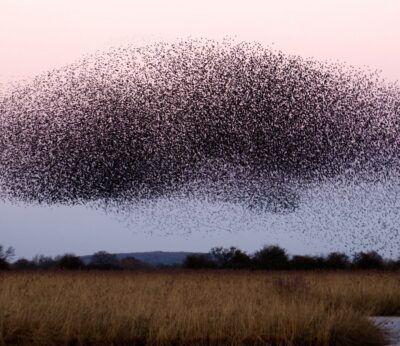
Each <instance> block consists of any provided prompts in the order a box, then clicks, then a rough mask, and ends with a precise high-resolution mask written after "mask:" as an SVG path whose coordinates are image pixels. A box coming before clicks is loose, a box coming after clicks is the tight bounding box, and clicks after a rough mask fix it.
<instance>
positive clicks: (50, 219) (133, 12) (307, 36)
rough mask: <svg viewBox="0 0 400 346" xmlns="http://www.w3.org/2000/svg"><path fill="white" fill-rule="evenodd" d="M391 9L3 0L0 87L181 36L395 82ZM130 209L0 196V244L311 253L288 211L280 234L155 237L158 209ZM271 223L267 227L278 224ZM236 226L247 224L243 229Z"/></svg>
mask: <svg viewBox="0 0 400 346" xmlns="http://www.w3.org/2000/svg"><path fill="white" fill-rule="evenodd" d="M399 14H400V1H398V0H385V1H382V0H351V1H349V0H324V1H321V0H302V1H298V0H279V1H278V0H269V1H261V0H246V1H245V0H241V1H239V0H218V1H216V0H202V1H187V0H186V1H185V0H169V1H162V0H150V1H130V0H113V1H111V0H107V1H106V0H68V1H60V0H35V1H31V0H1V1H0V89H1V88H4V89H5V88H7V85H8V83H10V82H11V83H12V82H14V81H18V80H21V79H29V78H31V77H33V76H35V75H37V74H40V73H42V72H45V71H47V70H50V69H53V68H57V67H61V66H63V65H65V64H68V63H70V62H74V61H76V60H78V59H79V58H80V57H82V56H83V55H85V54H90V53H93V52H95V51H97V50H103V49H107V48H109V47H111V46H117V45H121V44H125V43H134V44H137V45H143V44H146V43H148V42H154V41H160V40H162V41H165V40H168V41H171V40H176V39H177V38H178V39H179V38H187V37H206V38H214V39H222V38H224V37H232V38H234V39H235V40H237V41H241V40H246V41H256V42H260V43H262V44H263V45H265V46H270V47H272V48H273V49H279V50H282V51H284V52H287V53H291V54H297V55H301V56H304V57H313V58H316V59H319V60H331V61H342V62H346V63H348V64H351V65H356V66H360V67H364V68H365V67H369V68H370V69H372V70H375V69H378V70H382V75H383V76H384V77H385V78H386V79H388V80H391V81H395V80H400V63H399V62H400V25H399ZM196 213H198V210H197V209H196ZM138 215H141V216H140V217H139V219H140V222H139V223H138V222H136V223H135V222H133V221H132V220H130V223H128V222H125V221H121V220H118V217H116V216H113V215H107V214H105V213H104V212H103V211H101V210H93V209H87V208H85V207H75V208H67V207H52V208H48V207H34V206H26V205H11V204H9V203H8V202H3V203H1V202H0V244H4V245H13V246H14V247H15V248H16V250H17V255H18V256H28V257H30V256H33V255H34V254H36V253H38V252H40V253H45V254H49V255H55V254H58V253H63V252H66V251H70V252H75V253H77V254H87V253H91V252H93V251H96V250H100V249H105V250H108V251H114V252H126V251H147V250H188V251H189V250H202V251H206V250H208V249H209V248H210V247H211V246H214V245H223V246H230V245H237V246H241V247H243V248H245V249H247V250H254V249H255V248H257V247H259V246H261V245H263V244H264V243H268V242H274V243H280V244H281V245H283V246H285V247H287V248H288V249H289V250H290V251H292V252H303V251H306V252H307V251H308V252H316V250H315V243H309V242H308V241H307V240H306V239H305V238H302V237H301V234H298V233H293V232H292V230H293V227H295V226H294V225H295V224H296V220H297V219H296V218H295V217H293V220H292V221H290V222H291V223H289V225H285V227H284V230H285V232H283V233H282V232H281V234H278V233H279V232H275V233H274V234H271V233H265V232H263V230H264V228H263V227H264V226H262V220H251V221H248V220H247V219H246V217H248V215H247V216H246V215H242V221H243V220H244V219H246V220H247V221H243V225H242V227H241V228H240V227H238V229H237V230H236V231H234V232H231V230H232V229H230V226H229V225H228V224H224V225H223V227H222V230H221V232H219V233H215V234H213V235H210V234H208V233H204V232H203V233H201V232H193V233H192V234H185V235H182V234H177V233H174V232H172V231H171V234H170V235H168V236H165V235H164V234H157V223H154V222H153V223H152V224H151V225H150V226H149V225H148V224H147V225H146V217H148V218H157V217H161V216H162V215H161V214H160V213H158V214H156V215H154V214H151V215H150V214H148V215H147V216H146V215H143V213H139V214H138ZM226 215H227V216H226V217H228V215H230V214H229V213H228V212H227V213H226ZM298 217H300V216H298ZM243 218H244V219H243ZM137 220H138V218H136V221H137ZM182 222H184V221H182ZM223 222H225V221H223ZM223 222H222V224H223ZM240 222H241V221H240V220H239V221H238V223H239V224H240ZM274 222H275V224H274V223H270V226H271V225H276V224H280V222H281V221H280V220H278V219H276V220H275V221H274ZM195 224H196V222H194V223H193V225H195ZM244 225H247V226H249V227H250V228H252V230H253V231H252V233H251V234H250V235H249V233H248V232H246V230H243V226H244ZM260 225H261V226H260ZM291 225H292V226H291ZM193 227H195V226H193ZM268 227H269V226H268ZM271 227H272V226H271ZM206 228H207V227H206ZM206 228H205V229H206ZM200 229H201V230H202V231H204V229H202V228H201V227H200V228H199V230H200ZM240 229H242V231H241V230H240ZM151 233H152V234H151ZM320 245H321V252H322V251H324V249H325V248H326V249H330V248H329V244H325V243H323V241H322V240H321V243H320Z"/></svg>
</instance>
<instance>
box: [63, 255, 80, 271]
mask: <svg viewBox="0 0 400 346" xmlns="http://www.w3.org/2000/svg"><path fill="white" fill-rule="evenodd" d="M57 267H58V268H60V269H68V270H77V269H82V268H84V267H85V264H84V263H83V261H82V260H81V259H80V257H78V256H75V255H74V254H65V255H63V256H61V257H60V258H58V260H57Z"/></svg>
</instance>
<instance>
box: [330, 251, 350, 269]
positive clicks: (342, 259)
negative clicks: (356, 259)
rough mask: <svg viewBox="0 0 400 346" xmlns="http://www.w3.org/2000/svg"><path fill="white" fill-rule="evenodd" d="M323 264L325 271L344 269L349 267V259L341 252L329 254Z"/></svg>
mask: <svg viewBox="0 0 400 346" xmlns="http://www.w3.org/2000/svg"><path fill="white" fill-rule="evenodd" d="M325 263H326V268H327V269H346V268H348V267H349V265H350V261H349V257H348V256H347V255H346V254H344V253H341V252H331V253H330V254H329V255H328V257H327V258H326V262H325Z"/></svg>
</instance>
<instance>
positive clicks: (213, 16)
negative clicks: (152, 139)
mask: <svg viewBox="0 0 400 346" xmlns="http://www.w3.org/2000/svg"><path fill="white" fill-rule="evenodd" d="M399 15H400V1H398V0H385V1H382V0H351V1H350V0H324V1H321V0H302V1H299V0H279V1H278V0H270V1H267V0H265V1H261V0H246V1H244V0H243V1H239V0H218V1H216V0H202V1H187V0H168V1H167V0H150V1H148V0H147V1H144V0H143V1H132V0H130V1H129V0H112V1H111V0H108V1H106V0H68V1H61V0H35V1H32V0H1V2H0V82H3V83H4V82H7V81H10V80H15V79H19V78H22V77H29V76H33V75H35V74H37V73H40V72H42V71H45V70H48V69H51V68H54V67H58V66H62V65H64V64H66V63H69V62H72V61H74V60H77V59H79V57H80V56H82V54H86V53H90V52H93V51H95V50H97V49H105V48H107V47H109V46H111V45H118V44H120V43H124V42H136V43H137V44H138V45H140V44H143V43H146V42H147V41H154V40H171V39H175V38H177V37H178V38H182V37H183V38H184V37H187V36H194V37H198V36H203V37H209V38H217V39H218V38H222V37H224V36H234V37H236V39H238V40H253V41H258V42H261V43H263V44H265V45H273V47H275V48H277V49H282V50H284V51H286V52H289V53H295V54H299V55H302V56H305V57H315V58H318V59H323V60H326V59H332V60H341V61H345V62H348V63H350V64H353V65H358V66H364V65H368V66H370V67H371V68H372V69H381V70H383V75H384V76H385V77H387V78H388V79H391V80H396V79H399V80H400V63H399V62H400V25H399V24H398V19H399Z"/></svg>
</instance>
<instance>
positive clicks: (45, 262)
mask: <svg viewBox="0 0 400 346" xmlns="http://www.w3.org/2000/svg"><path fill="white" fill-rule="evenodd" d="M32 261H33V262H34V263H35V265H36V267H37V268H38V269H44V270H47V269H54V268H56V265H57V262H56V261H55V260H54V259H53V258H52V257H50V256H44V255H36V256H35V257H34V258H33V260H32Z"/></svg>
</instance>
